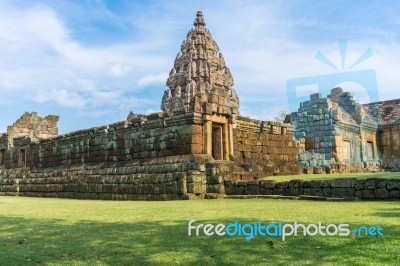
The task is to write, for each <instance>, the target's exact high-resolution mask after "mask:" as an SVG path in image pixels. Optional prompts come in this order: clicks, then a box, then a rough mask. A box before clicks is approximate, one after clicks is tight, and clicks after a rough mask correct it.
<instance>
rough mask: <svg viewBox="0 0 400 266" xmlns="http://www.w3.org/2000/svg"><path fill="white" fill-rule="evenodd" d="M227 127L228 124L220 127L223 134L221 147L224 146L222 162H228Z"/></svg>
mask: <svg viewBox="0 0 400 266" xmlns="http://www.w3.org/2000/svg"><path fill="white" fill-rule="evenodd" d="M228 127H229V125H228V124H224V125H223V127H222V130H223V133H222V137H223V145H224V157H223V158H224V160H229V150H230V149H229V146H230V143H229V142H230V141H229V139H230V138H229V129H228Z"/></svg>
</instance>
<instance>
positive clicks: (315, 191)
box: [304, 187, 324, 196]
mask: <svg viewBox="0 0 400 266" xmlns="http://www.w3.org/2000/svg"><path fill="white" fill-rule="evenodd" d="M304 195H309V196H323V195H324V191H323V189H322V188H315V187H314V188H304Z"/></svg>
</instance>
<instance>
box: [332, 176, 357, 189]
mask: <svg viewBox="0 0 400 266" xmlns="http://www.w3.org/2000/svg"><path fill="white" fill-rule="evenodd" d="M354 180H355V179H350V178H340V179H334V180H331V187H333V188H349V187H354Z"/></svg>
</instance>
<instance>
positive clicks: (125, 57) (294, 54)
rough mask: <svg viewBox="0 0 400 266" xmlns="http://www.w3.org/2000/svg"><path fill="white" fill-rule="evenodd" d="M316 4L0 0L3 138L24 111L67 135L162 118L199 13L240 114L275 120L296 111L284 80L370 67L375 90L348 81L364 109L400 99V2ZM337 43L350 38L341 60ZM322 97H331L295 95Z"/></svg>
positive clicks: (0, 121) (307, 88) (310, 89)
mask: <svg viewBox="0 0 400 266" xmlns="http://www.w3.org/2000/svg"><path fill="white" fill-rule="evenodd" d="M320 2H321V3H319V2H318V3H317V1H263V0H260V1H247V0H246V1H231V0H229V1H228V0H226V1H222V0H221V1H187V0H182V1H162V0H159V1H131V0H126V1H122V0H121V1H113V0H109V1H105V0H104V1H101V0H98V1H95V0H92V1H89V0H88V1H83V0H82V1H81V0H76V1H56V0H48V1H46V0H41V1H40V0H38V1H29V0H24V1H18V0H14V1H0V93H1V96H0V132H4V131H6V127H7V126H8V125H10V124H12V123H13V122H14V121H15V120H17V119H18V118H19V117H20V116H21V115H22V114H23V113H24V112H26V111H28V112H31V111H37V112H38V113H39V114H40V115H41V116H45V115H49V114H56V115H59V116H60V121H59V129H60V133H66V132H69V131H73V130H78V129H83V128H89V127H92V126H98V125H103V124H107V123H112V122H116V121H120V120H123V119H125V118H126V116H127V115H128V113H129V111H131V110H132V111H134V112H136V113H144V114H147V113H151V112H157V111H159V109H160V102H161V97H162V94H163V91H164V90H165V89H166V87H165V82H166V79H167V76H168V73H169V71H170V70H171V68H172V66H173V60H174V58H175V56H176V54H177V53H178V51H179V49H180V45H181V43H182V41H183V40H184V38H185V37H186V34H187V31H188V30H189V29H190V28H192V27H193V21H194V18H195V14H196V12H197V10H199V9H201V10H202V11H203V14H204V17H205V20H206V23H207V26H206V27H207V28H208V29H209V30H210V31H211V33H212V35H213V37H214V39H215V40H216V42H217V43H218V45H219V47H220V49H221V52H222V53H223V54H224V57H225V61H226V63H227V65H228V67H229V68H230V69H231V72H232V74H233V77H234V81H235V88H236V90H237V92H238V95H239V98H240V104H241V108H240V112H241V114H242V115H245V116H251V117H254V118H259V119H271V118H272V117H274V116H275V115H276V114H277V113H278V112H279V111H280V110H289V105H288V92H287V88H286V82H287V81H288V80H291V79H295V78H304V77H310V76H313V77H316V78H315V80H317V81H316V82H317V83H318V80H319V79H321V78H322V79H324V77H326V76H325V75H331V76H332V75H334V76H335V75H339V76H338V77H339V79H340V77H341V76H340V75H341V74H343V73H345V72H346V73H347V72H351V71H354V72H356V71H363V70H370V72H368V73H369V74H368V73H367V74H366V75H369V77H366V78H371V75H370V74H371V70H372V72H373V73H374V75H373V77H372V79H376V85H377V86H376V88H374V87H373V85H371V86H372V88H367V89H366V88H364V87H362V86H360V85H359V83H357V79H359V78H360V77H361V78H362V77H363V75H361V76H360V75H358V76H357V75H353V76H352V75H351V74H350V76H349V75H347V76H346V77H347V78H345V79H343V80H342V81H341V82H340V85H341V86H343V87H345V89H346V90H349V91H352V92H353V93H354V95H355V98H357V99H358V100H359V101H361V102H365V101H368V100H370V99H369V98H368V95H369V94H368V93H366V91H367V92H368V91H369V90H370V89H372V90H375V89H376V90H378V92H379V100H388V99H392V98H400V93H399V88H400V75H399V73H400V19H399V16H398V14H399V13H400V2H397V3H396V2H395V1H320ZM350 2H351V3H350ZM338 40H342V41H341V42H342V43H343V40H347V47H346V48H347V49H345V50H343V49H342V54H341V53H340V49H339V45H338ZM342 48H343V47H342ZM343 51H345V54H344V53H343ZM366 51H367V52H366ZM365 52H366V55H369V57H368V56H366V57H365V58H366V60H364V61H362V62H360V63H359V64H357V65H355V66H353V67H351V66H352V64H353V63H354V62H356V61H357V59H358V58H360V56H362V55H363V54H364V53H365ZM318 53H319V54H320V55H321V54H323V55H324V57H325V59H327V60H329V62H330V63H331V66H329V64H328V63H327V60H325V63H323V62H321V61H324V60H317V59H316V55H317V54H318ZM371 55H372V56H371ZM319 58H320V59H321V56H320V57H319ZM350 67H351V68H350ZM359 73H363V72H359ZM364 77H365V76H364ZM295 83H296V81H295ZM319 89H320V91H323V89H326V88H319V87H318V85H315V84H314V85H312V84H311V85H307V86H304V85H303V86H300V87H299V88H298V91H296V93H298V95H297V96H301V95H303V96H304V95H307V94H308V93H309V92H313V91H318V90H319ZM373 100H376V98H374V99H373Z"/></svg>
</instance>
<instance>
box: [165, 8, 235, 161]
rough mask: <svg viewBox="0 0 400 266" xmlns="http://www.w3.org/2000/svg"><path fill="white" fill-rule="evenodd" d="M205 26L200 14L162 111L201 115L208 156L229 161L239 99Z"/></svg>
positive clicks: (185, 43)
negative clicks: (205, 134)
mask: <svg viewBox="0 0 400 266" xmlns="http://www.w3.org/2000/svg"><path fill="white" fill-rule="evenodd" d="M205 25H206V23H205V21H204V18H203V14H202V12H201V11H198V12H197V16H196V19H195V21H194V26H195V28H194V29H191V30H190V31H189V32H188V34H187V36H186V40H184V41H183V43H182V45H181V51H180V52H179V53H178V55H177V56H176V58H175V61H174V66H173V68H172V70H171V72H170V74H169V78H168V80H167V86H168V89H167V90H166V91H165V92H164V96H163V98H162V103H161V110H162V111H163V112H164V114H165V115H172V114H173V113H177V112H178V113H179V112H198V113H202V114H203V120H204V121H205V126H204V131H205V132H206V133H207V137H206V139H205V143H203V144H204V147H206V151H205V153H206V154H210V155H212V156H213V157H214V159H216V160H229V155H232V154H233V140H232V129H233V127H234V125H235V122H236V116H237V115H238V109H239V99H238V96H237V94H236V91H235V89H234V88H233V78H232V75H231V72H230V70H229V68H228V67H227V66H226V64H225V60H224V57H223V56H222V53H220V52H219V47H218V45H217V43H216V42H215V41H214V40H213V38H212V36H211V33H210V32H209V31H208V30H207V29H206V28H205Z"/></svg>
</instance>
